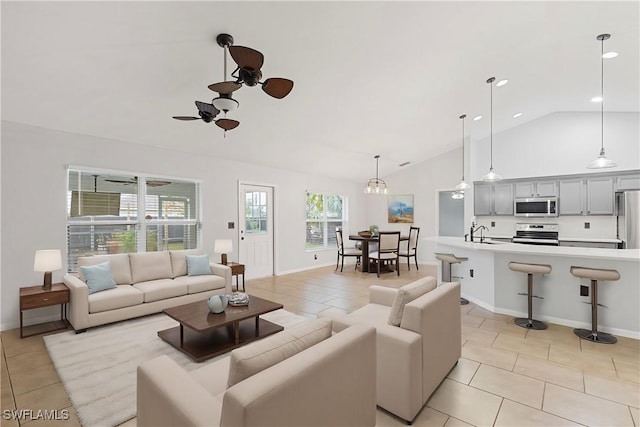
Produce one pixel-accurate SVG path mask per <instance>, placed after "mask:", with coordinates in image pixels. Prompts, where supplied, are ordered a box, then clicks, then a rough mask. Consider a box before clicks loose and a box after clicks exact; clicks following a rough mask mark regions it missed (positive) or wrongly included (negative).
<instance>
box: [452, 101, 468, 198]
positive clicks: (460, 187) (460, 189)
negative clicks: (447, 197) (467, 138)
mask: <svg viewBox="0 0 640 427" xmlns="http://www.w3.org/2000/svg"><path fill="white" fill-rule="evenodd" d="M465 117H467V115H466V114H463V115H461V116H460V117H459V119H461V120H462V181H460V184H458V185H456V191H457V192H460V193H461V194H462V197H455V196H457V195H456V194H455V193H454V194H452V196H451V197H453V198H454V199H462V198H463V197H464V190H467V189H469V188H471V186H470V185H469V184H467V183H466V182H465V181H464V119H465Z"/></svg>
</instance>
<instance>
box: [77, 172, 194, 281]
mask: <svg viewBox="0 0 640 427" xmlns="http://www.w3.org/2000/svg"><path fill="white" fill-rule="evenodd" d="M66 169H67V174H66V175H67V179H66V183H65V185H66V192H65V198H68V197H69V194H70V192H71V191H72V190H71V188H70V179H71V175H72V174H74V173H76V174H80V175H82V174H91V175H94V174H97V175H122V176H131V177H136V178H137V194H136V193H121V194H136V197H135V200H136V205H137V206H136V212H135V215H136V218H135V219H114V220H100V221H96V220H95V219H94V218H91V219H88V220H73V221H70V220H69V219H70V218H71V217H70V216H69V210H68V209H69V205H68V203H69V202H68V201H67V202H66V203H65V235H66V236H67V239H66V251H67V266H66V269H67V272H70V273H72V272H76V271H77V269H74V268H72V266H74V265H75V264H76V261H77V257H74V256H72V255H71V248H70V246H69V227H70V226H90V227H93V226H127V227H133V228H134V229H135V236H136V241H135V251H134V252H131V253H139V252H147V231H148V228H149V227H153V226H164V225H167V226H172V225H182V226H194V227H195V231H196V236H195V238H196V241H195V248H197V249H200V248H201V247H202V232H201V230H202V218H203V211H202V208H203V204H204V203H203V199H202V197H203V191H202V180H199V179H194V178H185V177H175V176H166V175H159V174H155V173H142V172H131V171H124V170H116V169H101V168H93V167H87V166H78V165H67V168H66ZM157 179H165V180H171V181H179V182H185V183H189V184H193V185H195V191H194V196H195V198H196V200H195V201H194V204H195V212H194V217H193V218H184V219H176V218H170V219H160V218H152V219H149V218H147V217H146V215H147V210H146V208H147V204H148V201H147V197H148V196H158V199H159V200H158V201H159V204H161V203H162V197H163V196H160V195H156V194H149V193H148V192H147V188H148V187H147V180H157ZM167 197H169V200H171V199H173V197H171V196H167ZM141 200H142V201H143V202H140V201H141ZM185 214H186V212H185ZM185 216H189V215H185ZM142 230H144V232H141V231H142ZM160 250H162V249H160ZM72 261H74V262H72Z"/></svg>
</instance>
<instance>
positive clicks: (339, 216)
mask: <svg viewBox="0 0 640 427" xmlns="http://www.w3.org/2000/svg"><path fill="white" fill-rule="evenodd" d="M344 202H345V198H344V197H343V196H339V195H335V194H321V193H307V224H306V226H307V233H306V236H307V250H308V251H313V250H318V249H327V248H335V247H336V230H338V229H343V228H344V227H345V225H346V223H347V215H346V209H345V203H344Z"/></svg>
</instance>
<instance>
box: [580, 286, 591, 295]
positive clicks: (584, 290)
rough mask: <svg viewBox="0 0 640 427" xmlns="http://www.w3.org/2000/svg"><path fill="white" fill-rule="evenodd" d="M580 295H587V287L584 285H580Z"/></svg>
mask: <svg viewBox="0 0 640 427" xmlns="http://www.w3.org/2000/svg"><path fill="white" fill-rule="evenodd" d="M580 296H581V297H588V296H589V287H588V286H585V285H580Z"/></svg>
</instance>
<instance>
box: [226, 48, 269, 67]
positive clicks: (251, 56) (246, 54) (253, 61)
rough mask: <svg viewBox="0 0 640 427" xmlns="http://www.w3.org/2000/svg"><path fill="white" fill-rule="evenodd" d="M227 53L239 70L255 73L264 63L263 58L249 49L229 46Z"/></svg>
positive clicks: (255, 51)
mask: <svg viewBox="0 0 640 427" xmlns="http://www.w3.org/2000/svg"><path fill="white" fill-rule="evenodd" d="M229 53H230V54H231V57H232V58H233V60H234V61H236V64H238V66H239V67H240V68H245V69H248V70H253V71H257V70H259V69H260V68H262V64H263V63H264V56H263V55H262V54H261V53H260V52H258V51H257V50H254V49H251V48H250V47H244V46H229Z"/></svg>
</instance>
